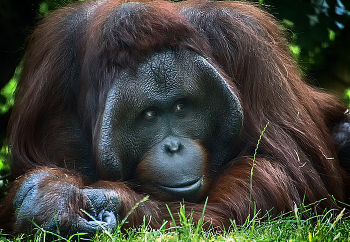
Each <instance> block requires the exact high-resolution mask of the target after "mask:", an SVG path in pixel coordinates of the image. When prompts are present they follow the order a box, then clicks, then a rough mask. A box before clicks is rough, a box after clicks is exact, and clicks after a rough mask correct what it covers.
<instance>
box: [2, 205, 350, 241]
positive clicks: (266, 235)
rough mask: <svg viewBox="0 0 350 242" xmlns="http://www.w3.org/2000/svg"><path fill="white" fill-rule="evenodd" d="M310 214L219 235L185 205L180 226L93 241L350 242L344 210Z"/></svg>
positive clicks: (39, 237)
mask: <svg viewBox="0 0 350 242" xmlns="http://www.w3.org/2000/svg"><path fill="white" fill-rule="evenodd" d="M311 211H312V209H311V207H310V208H295V210H294V211H292V212H290V213H288V214H284V215H282V216H280V217H278V218H269V217H268V216H264V217H263V218H260V217H258V216H255V217H254V218H253V219H251V220H247V221H246V223H245V224H243V225H236V224H235V223H234V221H232V226H231V228H229V229H228V230H227V231H224V232H218V231H215V230H214V229H207V230H204V229H202V226H203V218H202V219H201V221H199V222H198V221H193V219H192V216H191V215H190V216H188V217H186V216H185V215H184V206H182V207H181V209H180V211H179V215H180V224H175V223H174V221H173V226H171V227H169V226H168V225H169V222H164V224H163V225H164V226H162V228H161V229H158V230H154V229H151V228H149V227H148V226H147V224H146V223H145V222H144V224H143V225H142V226H140V227H138V228H133V229H128V230H127V231H126V232H121V229H120V226H119V227H118V228H117V229H116V231H114V232H113V233H111V232H109V231H102V232H100V233H98V234H97V235H96V236H95V237H94V238H92V239H91V240H90V241H96V242H97V241H103V242H105V241H198V242H200V241H310V242H311V241H350V219H349V218H346V217H345V214H344V211H340V210H330V211H327V212H325V213H324V214H322V215H313V216H310V217H309V218H307V219H303V217H304V216H303V215H305V214H311ZM123 222H125V221H123ZM123 222H122V223H123ZM122 223H121V224H122ZM121 224H120V225H121ZM50 234H51V233H49V232H46V231H44V230H43V229H38V232H37V233H36V234H35V235H34V236H29V235H20V236H18V237H16V238H11V241H45V238H47V236H48V235H50ZM54 238H55V239H56V240H57V241H79V240H80V241H86V240H84V239H79V235H73V236H72V237H71V238H69V239H68V240H65V239H63V238H60V237H55V236H54ZM0 241H7V239H6V237H5V235H1V234H0Z"/></svg>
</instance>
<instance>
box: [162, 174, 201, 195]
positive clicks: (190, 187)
mask: <svg viewBox="0 0 350 242" xmlns="http://www.w3.org/2000/svg"><path fill="white" fill-rule="evenodd" d="M202 182H203V177H201V178H200V179H198V180H197V181H195V182H194V183H192V184H190V185H187V186H182V187H166V186H162V185H158V187H160V188H161V189H164V190H166V191H168V192H171V193H173V194H187V193H190V192H194V191H198V190H199V188H200V187H201V186H202Z"/></svg>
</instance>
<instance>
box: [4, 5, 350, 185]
mask: <svg viewBox="0 0 350 242" xmlns="http://www.w3.org/2000/svg"><path fill="white" fill-rule="evenodd" d="M71 2H74V0H21V1H14V0H0V32H1V34H0V147H2V148H1V149H0V187H1V184H2V182H3V181H2V180H4V178H5V177H6V175H7V174H8V173H9V169H10V162H9V158H8V154H9V152H10V151H9V149H8V147H7V146H6V144H5V134H6V127H7V123H8V120H9V116H10V113H11V108H12V106H13V103H14V98H13V93H14V91H15V88H16V84H17V80H18V77H19V75H20V72H21V68H20V62H21V59H22V57H23V54H24V51H25V49H26V39H27V37H28V35H29V34H30V33H31V32H32V30H33V28H34V26H35V25H36V24H37V22H38V21H39V20H40V19H42V18H43V17H44V16H45V15H46V14H48V13H49V12H50V11H52V10H54V9H56V8H58V7H60V6H62V5H65V4H68V3H71ZM253 2H256V3H257V4H261V5H262V6H263V8H265V9H266V10H267V11H268V12H270V13H271V14H273V15H274V16H275V17H276V18H277V19H278V20H279V21H280V23H281V26H282V27H283V28H284V29H285V32H286V37H287V39H288V41H289V43H290V50H291V52H292V53H293V55H294V57H295V59H296V60H297V61H298V62H299V64H300V66H301V71H302V73H303V74H304V75H305V78H306V80H307V81H308V82H310V83H311V84H313V85H316V86H319V87H321V88H325V89H327V90H328V91H331V92H333V93H334V94H335V95H337V96H338V97H339V98H342V99H343V101H344V102H345V103H346V104H347V105H349V106H350V12H349V11H350V0H255V1H253Z"/></svg>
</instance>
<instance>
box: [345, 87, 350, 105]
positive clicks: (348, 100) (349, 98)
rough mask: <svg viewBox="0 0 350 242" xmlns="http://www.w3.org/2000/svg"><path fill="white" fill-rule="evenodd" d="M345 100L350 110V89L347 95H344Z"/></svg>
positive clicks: (346, 91)
mask: <svg viewBox="0 0 350 242" xmlns="http://www.w3.org/2000/svg"><path fill="white" fill-rule="evenodd" d="M344 100H345V102H346V104H347V105H348V106H349V108H350V88H349V89H347V90H345V93H344Z"/></svg>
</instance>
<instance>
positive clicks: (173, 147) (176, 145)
mask: <svg viewBox="0 0 350 242" xmlns="http://www.w3.org/2000/svg"><path fill="white" fill-rule="evenodd" d="M181 147H182V144H181V143H180V142H179V141H170V142H169V143H167V144H165V147H164V148H165V151H166V152H167V153H169V154H173V153H177V152H179V151H180V150H181Z"/></svg>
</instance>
